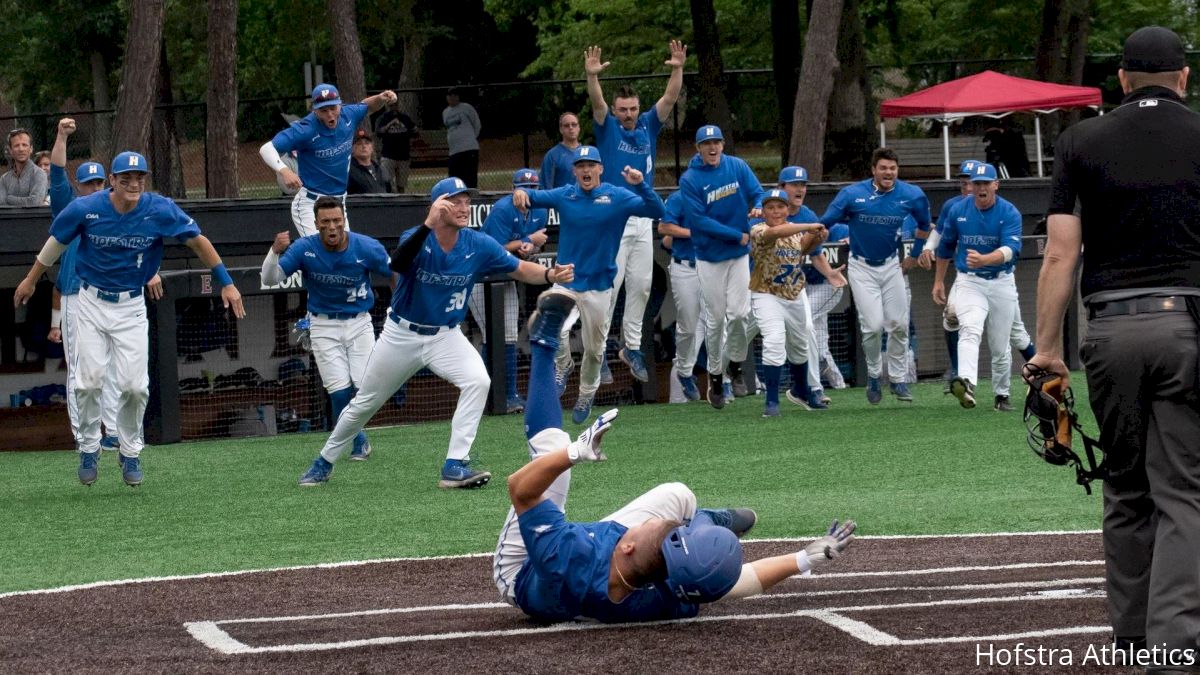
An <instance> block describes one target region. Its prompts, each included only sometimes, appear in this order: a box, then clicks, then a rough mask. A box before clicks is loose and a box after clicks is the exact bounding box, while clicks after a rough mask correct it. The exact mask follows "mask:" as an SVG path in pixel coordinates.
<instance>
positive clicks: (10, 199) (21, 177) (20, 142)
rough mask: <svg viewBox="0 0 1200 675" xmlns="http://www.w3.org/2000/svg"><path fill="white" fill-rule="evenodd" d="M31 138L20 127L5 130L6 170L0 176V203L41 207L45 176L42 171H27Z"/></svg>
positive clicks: (45, 183) (31, 146) (29, 166)
mask: <svg viewBox="0 0 1200 675" xmlns="http://www.w3.org/2000/svg"><path fill="white" fill-rule="evenodd" d="M31 140H32V137H31V136H30V135H29V132H28V131H26V130H24V129H13V130H12V131H10V132H8V159H9V170H8V172H7V173H5V174H4V175H3V176H0V204H7V205H8V206H41V205H43V204H45V203H46V193H47V190H48V189H49V179H48V178H47V177H46V172H45V171H31V170H30V169H31V168H34V165H33V163H32V162H30V161H29V157H30V155H32V154H33V145H32V144H31Z"/></svg>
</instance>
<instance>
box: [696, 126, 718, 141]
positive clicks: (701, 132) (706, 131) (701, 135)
mask: <svg viewBox="0 0 1200 675" xmlns="http://www.w3.org/2000/svg"><path fill="white" fill-rule="evenodd" d="M723 140H725V136H724V135H722V134H721V127H719V126H717V125H715V124H705V125H704V126H702V127H700V128H699V129H697V130H696V142H697V143H703V142H704V141H723Z"/></svg>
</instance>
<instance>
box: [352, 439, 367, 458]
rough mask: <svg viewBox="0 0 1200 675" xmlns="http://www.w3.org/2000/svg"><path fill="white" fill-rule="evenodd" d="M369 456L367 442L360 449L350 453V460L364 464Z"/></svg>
mask: <svg viewBox="0 0 1200 675" xmlns="http://www.w3.org/2000/svg"><path fill="white" fill-rule="evenodd" d="M370 456H371V442H370V441H367V442H366V443H363V444H362V445H361V446H360V447H357V448H354V449H353V450H351V451H350V459H351V460H352V461H355V462H365V461H367V458H368V457H370Z"/></svg>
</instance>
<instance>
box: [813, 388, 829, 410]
mask: <svg viewBox="0 0 1200 675" xmlns="http://www.w3.org/2000/svg"><path fill="white" fill-rule="evenodd" d="M809 398H810V399H811V400H815V401H820V402H821V403H822V404H823V405H822V407H824V408H828V407H829V404H830V403H833V399H831V398H829V396H827V395H826V394H825V390H824V389H813V390H812V395H811V396H810V397H809Z"/></svg>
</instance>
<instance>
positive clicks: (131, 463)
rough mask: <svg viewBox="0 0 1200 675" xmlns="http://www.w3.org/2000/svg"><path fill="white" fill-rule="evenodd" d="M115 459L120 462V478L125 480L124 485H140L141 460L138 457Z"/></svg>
mask: <svg viewBox="0 0 1200 675" xmlns="http://www.w3.org/2000/svg"><path fill="white" fill-rule="evenodd" d="M117 459H118V460H120V462H121V478H122V479H124V480H125V484H126V485H128V486H129V487H137V486H139V485H141V484H142V460H141V459H140V458H138V457H126V456H125V455H117Z"/></svg>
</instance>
